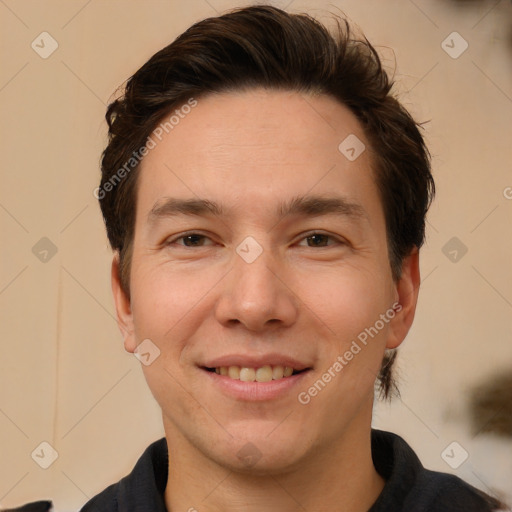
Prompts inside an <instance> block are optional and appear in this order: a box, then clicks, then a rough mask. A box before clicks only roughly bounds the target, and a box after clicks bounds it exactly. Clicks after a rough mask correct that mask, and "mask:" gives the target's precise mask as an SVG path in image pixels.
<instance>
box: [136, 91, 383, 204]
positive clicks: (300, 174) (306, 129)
mask: <svg viewBox="0 0 512 512" xmlns="http://www.w3.org/2000/svg"><path fill="white" fill-rule="evenodd" d="M196 101H197V104H196V106H194V107H193V108H191V109H188V108H187V109H184V110H183V111H182V112H178V113H177V114H181V115H175V116H174V118H173V121H174V122H173V124H172V125H171V124H168V125H167V129H166V130H165V125H161V127H163V128H164V129H162V128H161V129H160V132H158V133H159V136H158V137H155V135H152V138H153V140H154V142H155V145H154V148H153V149H151V150H150V151H149V153H148V154H147V155H146V156H145V157H144V160H143V161H142V163H141V169H140V170H141V173H140V176H139V186H138V205H139V207H140V210H141V211H144V212H148V211H150V210H151V208H152V207H153V206H154V204H155V202H157V201H159V200H161V199H162V197H165V196H166V195H167V196H174V197H200V198H203V199H204V198H205V199H210V200H214V201H217V202H219V201H220V202H223V201H226V202H230V201H231V202H236V203H237V205H238V206H239V207H242V208H243V207H248V206H249V205H252V207H254V208H256V209H257V208H258V207H259V208H260V210H261V209H264V208H265V207H266V206H268V204H269V203H270V202H271V201H273V200H275V201H276V202H277V201H279V202H282V201H283V199H286V198H292V197H296V196H299V195H301V196H302V195H305V194H307V193H308V192H309V191H312V192H314V193H315V194H317V195H322V194H330V193H332V192H333V191H335V192H339V193H341V194H343V195H344V196H346V197H348V198H349V199H350V200H352V201H355V200H357V199H358V196H364V195H371V196H372V199H373V200H375V199H376V190H375V185H374V182H373V175H372V171H371V159H370V155H369V151H368V149H369V146H368V143H367V141H366V139H365V135H364V132H363V129H362V127H361V125H360V123H359V122H358V120H357V118H356V117H355V116H354V115H353V114H352V113H351V112H350V110H349V109H348V108H347V107H345V106H344V105H342V104H340V103H339V102H338V101H336V100H335V99H333V98H331V97H329V96H327V95H317V96H312V95H306V94H300V93H297V92H291V91H269V90H262V89H255V90H250V91H244V92H230V93H222V94H212V95H208V96H205V97H200V98H198V99H197V100H196ZM178 110H179V108H178ZM173 112H175V110H174V111H173ZM185 112H187V113H185ZM166 119H167V117H166V118H164V122H165V120H166ZM160 139H161V140H160ZM344 141H349V144H348V146H350V147H349V148H348V149H351V147H353V148H354V150H355V151H357V152H359V151H361V149H362V148H365V150H363V151H362V153H361V154H360V155H359V156H358V157H357V158H356V159H353V158H347V155H348V156H351V157H352V156H353V153H354V152H352V153H350V152H349V153H346V151H345V150H346V149H347V147H346V146H347V144H346V143H345V142H344ZM340 144H341V146H340ZM344 151H345V152H344ZM377 201H378V199H377ZM359 202H360V201H359ZM228 206H230V205H228ZM138 209H139V208H138Z"/></svg>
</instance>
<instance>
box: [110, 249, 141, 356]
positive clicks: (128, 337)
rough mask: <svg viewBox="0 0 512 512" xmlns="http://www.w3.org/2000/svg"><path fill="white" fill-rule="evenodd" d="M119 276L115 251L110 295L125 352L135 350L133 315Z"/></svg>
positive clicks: (117, 255)
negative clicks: (112, 298)
mask: <svg viewBox="0 0 512 512" xmlns="http://www.w3.org/2000/svg"><path fill="white" fill-rule="evenodd" d="M120 276H121V274H120V268H119V252H118V251H116V252H115V254H114V258H113V259H112V270H111V283H112V295H113V296H114V304H115V306H116V313H117V325H118V326H119V330H120V331H121V334H122V335H123V338H124V348H125V350H126V351H127V352H132V353H133V351H134V350H135V349H136V347H137V344H136V342H135V333H134V328H133V315H132V309H131V303H130V298H129V297H128V295H127V294H126V292H125V291H124V290H123V287H122V286H121V277H120Z"/></svg>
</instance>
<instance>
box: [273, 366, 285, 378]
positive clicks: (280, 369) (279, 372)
mask: <svg viewBox="0 0 512 512" xmlns="http://www.w3.org/2000/svg"><path fill="white" fill-rule="evenodd" d="M283 377H284V366H274V368H272V378H273V379H274V380H277V379H282V378H283Z"/></svg>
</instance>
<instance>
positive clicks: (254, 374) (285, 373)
mask: <svg viewBox="0 0 512 512" xmlns="http://www.w3.org/2000/svg"><path fill="white" fill-rule="evenodd" d="M215 373H216V374H217V375H224V376H228V377H230V378H231V379H235V380H241V381H242V382H254V381H256V382H270V381H271V380H278V379H282V378H283V377H290V376H291V375H292V374H293V368H291V367H289V366H280V365H277V366H270V365H265V366H261V367H259V368H249V367H245V366H242V367H240V366H220V367H217V368H215Z"/></svg>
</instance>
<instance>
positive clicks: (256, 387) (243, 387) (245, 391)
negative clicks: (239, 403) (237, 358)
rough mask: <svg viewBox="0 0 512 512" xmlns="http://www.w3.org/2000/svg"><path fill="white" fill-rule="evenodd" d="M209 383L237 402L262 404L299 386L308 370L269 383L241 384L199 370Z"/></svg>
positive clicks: (223, 376) (216, 374)
mask: <svg viewBox="0 0 512 512" xmlns="http://www.w3.org/2000/svg"><path fill="white" fill-rule="evenodd" d="M201 371H202V372H203V373H205V374H206V376H207V377H209V378H210V379H211V382H212V383H213V384H214V385H215V386H218V387H219V388H220V389H221V391H222V392H223V393H225V394H227V395H229V396H232V397H233V398H236V399H237V400H245V401H248V402H262V401H265V400H276V399H278V398H281V397H283V396H285V395H287V394H289V393H290V392H291V390H292V389H293V388H294V387H295V386H298V385H299V384H300V382H301V381H302V380H303V379H304V377H305V376H306V375H307V374H308V373H309V371H310V370H305V371H303V372H301V373H297V374H295V375H291V376H290V377H283V378H282V379H276V380H271V381H269V382H256V381H255V382H243V381H241V380H237V379H232V378H231V377H227V376H225V375H219V374H218V373H215V372H209V371H207V370H203V369H201Z"/></svg>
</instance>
